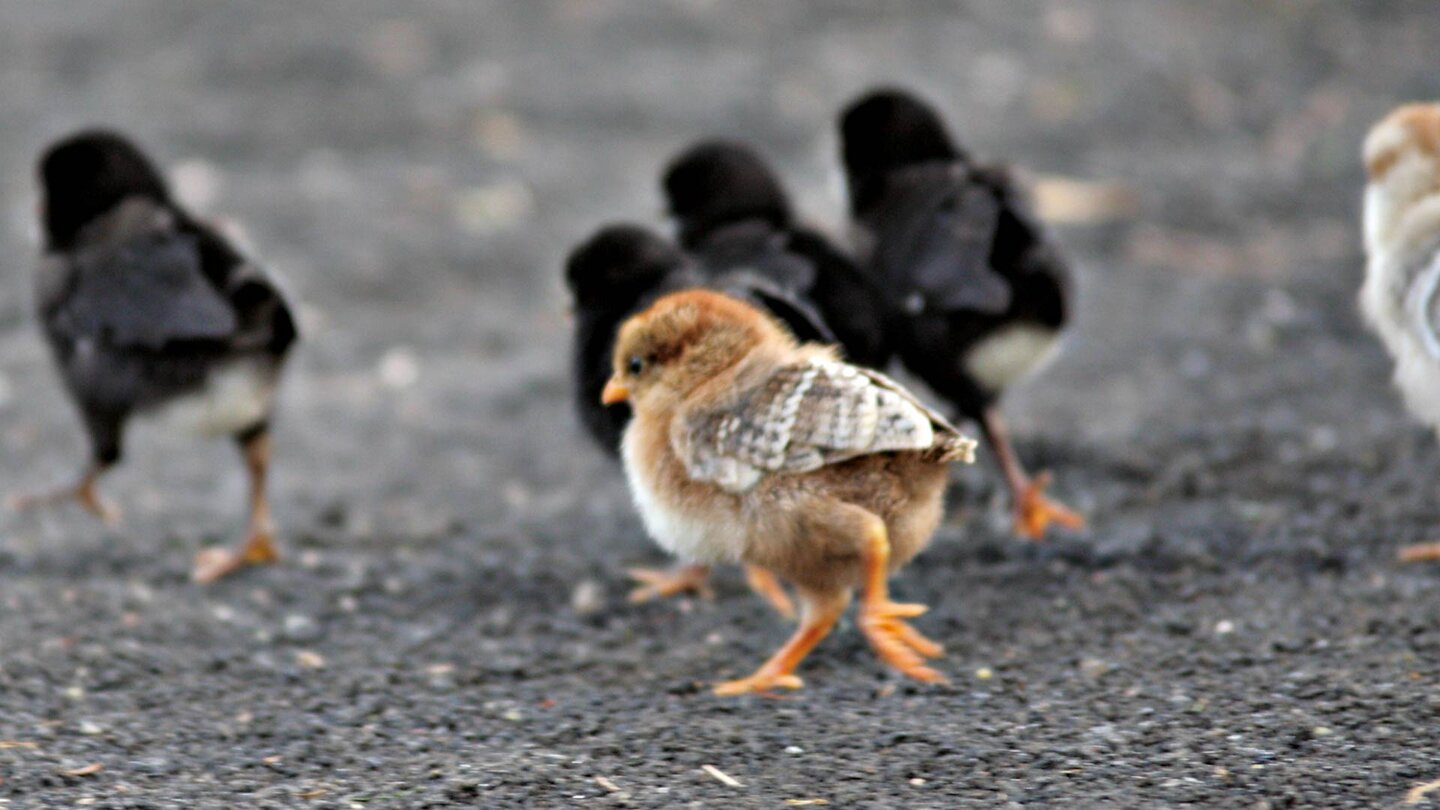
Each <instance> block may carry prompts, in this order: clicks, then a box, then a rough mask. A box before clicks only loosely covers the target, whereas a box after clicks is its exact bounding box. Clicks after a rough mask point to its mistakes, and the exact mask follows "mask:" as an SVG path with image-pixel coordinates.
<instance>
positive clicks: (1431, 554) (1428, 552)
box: [1395, 543, 1440, 563]
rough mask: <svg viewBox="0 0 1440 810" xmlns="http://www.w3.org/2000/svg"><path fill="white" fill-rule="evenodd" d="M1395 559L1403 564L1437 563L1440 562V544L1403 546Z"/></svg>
mask: <svg viewBox="0 0 1440 810" xmlns="http://www.w3.org/2000/svg"><path fill="white" fill-rule="evenodd" d="M1395 558H1396V559H1397V560H1399V561H1400V562H1402V563H1414V562H1435V561H1437V560H1440V543H1416V544H1415V545H1412V546H1402V547H1401V548H1400V550H1399V551H1398V552H1396V553H1395Z"/></svg>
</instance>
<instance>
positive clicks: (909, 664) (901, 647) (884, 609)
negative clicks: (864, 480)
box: [859, 519, 945, 683]
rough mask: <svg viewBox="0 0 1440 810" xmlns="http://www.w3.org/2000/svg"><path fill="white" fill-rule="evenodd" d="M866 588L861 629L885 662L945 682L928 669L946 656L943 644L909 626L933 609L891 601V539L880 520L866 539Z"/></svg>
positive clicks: (923, 678) (924, 678)
mask: <svg viewBox="0 0 1440 810" xmlns="http://www.w3.org/2000/svg"><path fill="white" fill-rule="evenodd" d="M864 560H865V585H864V591H863V593H862V594H861V597H860V616H859V624H860V630H861V632H863V633H864V634H865V638H866V639H868V640H869V641H870V646H871V648H873V649H874V650H875V654H876V655H878V656H880V658H881V660H883V661H885V663H887V664H889V665H890V666H892V667H895V668H896V669H898V670H900V671H901V672H903V673H905V674H906V675H909V676H910V677H912V678H915V679H917V680H921V681H925V682H926V683H944V682H945V676H943V675H941V674H940V673H939V672H936V671H935V670H933V669H931V668H930V667H928V666H925V659H926V658H935V657H938V656H940V655H941V654H943V653H944V649H943V648H941V646H940V645H939V644H936V643H935V642H933V641H931V640H930V639H928V638H926V637H925V636H923V635H921V634H920V631H919V630H916V629H915V628H913V627H911V626H910V625H908V624H906V623H905V619H913V618H914V617H916V616H919V615H921V614H923V613H924V612H925V611H926V610H928V609H929V608H927V607H925V606H924V605H905V604H899V603H897V602H892V601H890V590H889V587H888V585H887V584H886V581H887V579H888V578H889V576H890V538H889V536H888V535H887V533H886V531H885V524H883V523H881V522H880V521H879V520H878V519H877V520H876V521H875V524H874V526H873V527H872V528H871V530H870V533H869V535H868V537H867V538H866V544H865V551H864Z"/></svg>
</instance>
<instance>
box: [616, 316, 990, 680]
mask: <svg viewBox="0 0 1440 810" xmlns="http://www.w3.org/2000/svg"><path fill="white" fill-rule="evenodd" d="M602 399H603V400H604V401H605V402H621V401H628V402H629V403H630V407H631V409H632V411H633V413H634V416H633V417H632V419H631V420H630V425H629V427H628V428H627V429H626V431H625V436H624V439H623V443H622V451H621V452H622V457H623V459H624V462H625V472H626V475H627V477H628V478H629V483H630V489H631V492H632V494H633V496H634V499H635V504H636V507H637V508H638V510H639V512H640V515H641V517H642V519H643V520H644V523H645V527H646V529H647V530H648V531H649V533H650V534H651V535H652V536H653V537H654V538H655V540H656V541H657V542H658V543H659V544H660V545H661V546H663V547H664V548H666V549H668V550H669V551H671V552H672V553H674V554H676V555H678V556H680V557H683V558H686V559H688V560H690V561H693V562H698V563H721V562H725V563H745V564H747V565H751V566H757V567H759V568H761V569H764V570H766V571H769V572H772V573H773V574H775V575H777V576H778V577H780V578H781V579H783V580H786V581H788V582H789V583H791V584H792V585H794V587H795V589H796V592H797V596H798V598H799V602H800V606H801V620H800V626H799V627H798V628H797V629H796V631H795V633H794V635H793V636H791V638H790V640H789V641H787V642H786V643H785V645H784V646H783V647H781V648H780V650H779V651H778V652H777V653H775V655H774V656H773V657H771V658H770V660H769V661H766V662H765V664H764V665H763V666H761V667H760V668H759V669H758V670H756V671H755V673H754V674H753V675H751V676H750V677H748V678H742V679H740V680H736V681H730V682H727V683H722V684H719V685H718V686H717V687H716V689H715V691H716V692H717V693H719V694H722V695H737V694H743V693H747V692H767V691H769V690H771V689H775V688H786V689H797V688H799V687H800V686H801V681H800V679H799V678H798V677H796V676H795V674H794V673H795V668H796V666H797V665H798V664H799V663H800V661H801V660H803V659H804V657H805V656H806V654H807V653H809V652H810V650H811V649H813V648H814V647H815V645H816V644H818V643H819V642H820V641H821V639H823V638H825V636H826V635H827V634H828V633H829V632H830V629H831V628H832V627H833V626H834V625H835V622H836V620H837V619H839V617H840V615H841V614H842V613H843V612H844V610H845V608H846V606H847V605H848V604H849V601H850V596H851V592H852V591H853V590H855V589H856V588H859V589H860V591H861V595H860V615H859V625H860V628H861V630H862V631H863V632H864V633H865V636H866V638H867V639H868V640H869V642H870V645H871V646H872V647H873V648H874V650H875V652H876V654H877V655H879V656H880V658H881V659H883V660H884V661H886V662H887V663H889V664H890V665H891V666H894V667H895V668H897V669H899V670H900V671H901V672H904V673H905V674H906V675H909V676H911V677H913V678H917V679H919V680H922V681H928V682H939V681H942V680H943V678H942V676H941V675H940V673H939V672H936V671H935V670H934V669H931V668H930V667H928V666H926V664H925V658H933V657H935V656H938V655H940V654H941V648H940V645H938V644H936V643H934V642H932V641H930V640H929V639H927V638H925V637H924V636H923V635H921V634H920V633H919V632H918V631H917V630H915V629H914V628H913V627H911V626H910V625H909V624H907V623H906V621H905V620H906V619H911V618H914V617H916V616H919V615H920V614H922V613H924V612H925V610H926V608H925V606H923V605H906V604H897V603H895V602H892V601H890V596H889V591H888V588H887V585H886V581H887V579H888V577H889V575H890V574H891V573H893V572H895V571H896V570H898V569H899V568H900V567H901V566H902V565H904V564H905V563H907V562H909V561H910V559H911V558H913V557H914V556H915V555H916V554H917V553H919V552H920V550H921V549H922V548H924V547H925V545H926V544H927V543H928V542H929V540H930V536H931V535H932V534H933V533H934V531H935V528H936V526H937V525H939V523H940V519H941V514H942V499H943V496H944V490H945V482H946V469H945V467H946V464H948V463H949V462H952V461H960V460H963V461H967V462H968V461H972V460H973V452H974V448H975V442H974V441H973V440H971V439H969V438H967V437H965V436H963V435H961V433H960V432H959V431H958V430H956V428H955V427H953V426H952V425H950V424H949V423H948V422H946V421H945V420H944V418H942V417H941V416H940V415H939V414H937V413H935V412H934V411H932V410H931V409H929V408H927V407H925V406H924V405H922V404H921V403H920V402H919V401H918V400H916V399H915V397H914V396H912V395H911V394H910V393H909V392H908V391H906V390H905V389H903V388H901V387H900V386H899V385H898V384H896V383H895V382H893V381H891V380H890V379H888V378H886V377H885V376H883V375H881V374H878V373H876V372H874V371H870V370H868V369H863V368H859V367H856V366H852V365H849V364H847V363H843V362H841V361H840V360H839V359H838V358H837V356H836V354H835V352H834V350H832V349H830V348H828V347H825V346H820V345H816V344H804V345H801V344H799V343H797V342H796V341H795V339H794V338H793V337H792V336H791V335H790V334H789V333H788V332H786V331H785V329H784V328H782V327H781V326H780V325H779V324H777V323H776V322H775V321H773V320H771V319H770V318H769V317H767V316H765V315H763V314H761V313H760V312H759V311H758V310H756V309H754V308H752V307H750V306H749V305H747V304H745V303H742V302H740V301H738V300H736V299H733V298H729V297H727V296H724V295H721V294H718V293H713V292H708V291H702V290H690V291H686V292H679V293H674V294H671V295H668V296H665V297H663V298H661V299H659V300H658V301H656V302H655V303H654V304H653V305H651V306H650V307H649V308H648V309H646V310H645V311H643V312H641V313H640V314H638V315H636V316H634V317H633V318H631V319H630V320H629V321H627V322H626V323H625V324H624V326H623V327H621V330H620V334H619V338H618V339H617V341H616V347H615V372H614V375H613V376H612V377H611V378H610V381H609V382H608V383H607V384H606V386H605V390H604V392H603V394H602Z"/></svg>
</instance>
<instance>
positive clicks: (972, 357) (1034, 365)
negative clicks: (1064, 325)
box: [965, 324, 1058, 391]
mask: <svg viewBox="0 0 1440 810" xmlns="http://www.w3.org/2000/svg"><path fill="white" fill-rule="evenodd" d="M1057 337H1058V336H1057V334H1056V333H1055V331H1054V330H1052V329H1046V328H1044V327H1041V326H1035V325H1033V324H1015V325H1013V326H1007V327H1005V328H1004V329H1001V330H999V331H997V332H995V333H994V334H993V335H991V336H989V337H987V338H985V339H984V340H982V341H980V342H979V343H978V344H976V345H975V347H974V348H973V349H971V350H970V354H969V356H968V357H966V358H965V370H966V371H967V372H969V373H970V376H971V377H974V378H975V380H976V381H977V382H979V383H980V385H981V387H983V388H984V389H985V390H987V391H1001V390H1004V389H1005V388H1006V387H1008V386H1009V385H1010V384H1011V383H1014V382H1015V381H1016V380H1019V379H1020V378H1021V377H1024V376H1025V375H1026V374H1029V373H1031V372H1032V371H1035V370H1036V369H1038V368H1039V367H1041V366H1043V365H1044V364H1045V363H1046V362H1047V361H1049V359H1050V357H1051V356H1052V355H1053V354H1054V352H1055V347H1056V344H1057V343H1058V340H1057Z"/></svg>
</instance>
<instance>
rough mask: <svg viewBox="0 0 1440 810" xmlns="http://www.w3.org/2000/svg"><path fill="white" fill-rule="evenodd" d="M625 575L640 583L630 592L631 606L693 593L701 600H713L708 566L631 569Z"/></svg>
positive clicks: (713, 593) (713, 595)
mask: <svg viewBox="0 0 1440 810" xmlns="http://www.w3.org/2000/svg"><path fill="white" fill-rule="evenodd" d="M625 573H626V575H627V576H629V577H630V578H631V579H633V580H635V581H636V582H639V583H641V584H640V587H638V588H636V589H635V590H633V591H631V592H630V596H629V600H630V602H631V603H632V604H639V603H641V602H649V601H651V600H653V599H664V598H669V597H671V596H678V595H679V594H682V593H693V594H695V595H696V596H699V597H701V598H702V599H713V598H715V592H714V591H713V590H711V589H710V566H708V565H682V566H680V567H678V568H671V569H657V568H631V569H629V570H628V571H626V572H625Z"/></svg>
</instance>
